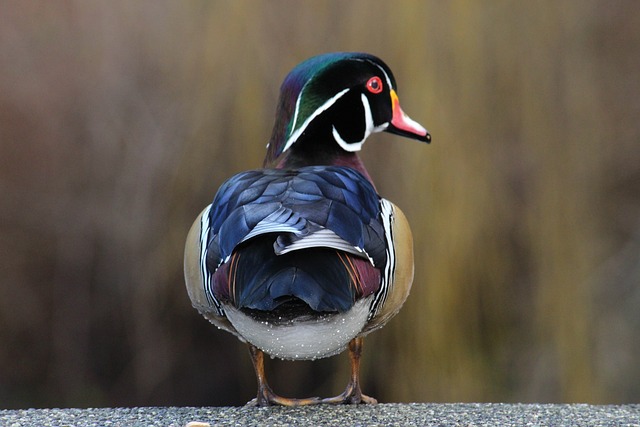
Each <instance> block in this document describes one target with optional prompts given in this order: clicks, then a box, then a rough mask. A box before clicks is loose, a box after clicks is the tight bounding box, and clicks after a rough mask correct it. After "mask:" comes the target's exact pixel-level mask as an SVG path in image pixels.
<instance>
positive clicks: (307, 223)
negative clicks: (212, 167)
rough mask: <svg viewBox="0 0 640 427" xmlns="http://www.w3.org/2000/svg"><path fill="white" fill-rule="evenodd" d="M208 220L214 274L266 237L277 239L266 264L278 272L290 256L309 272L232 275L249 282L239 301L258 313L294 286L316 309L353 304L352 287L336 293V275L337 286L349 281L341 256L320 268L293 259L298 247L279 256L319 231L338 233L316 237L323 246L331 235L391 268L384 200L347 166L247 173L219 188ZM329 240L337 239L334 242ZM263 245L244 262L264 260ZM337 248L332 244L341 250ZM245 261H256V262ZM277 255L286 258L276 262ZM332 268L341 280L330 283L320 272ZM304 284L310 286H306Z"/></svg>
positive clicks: (209, 264)
mask: <svg viewBox="0 0 640 427" xmlns="http://www.w3.org/2000/svg"><path fill="white" fill-rule="evenodd" d="M209 215H210V233H209V239H208V245H207V259H206V263H207V269H208V271H210V272H211V273H212V274H213V273H214V272H215V271H216V270H217V269H218V267H219V266H220V265H221V264H223V263H224V262H226V260H228V259H229V257H230V256H231V255H232V253H233V252H234V250H236V249H237V248H238V247H239V245H245V243H244V242H247V243H248V242H249V241H253V239H254V238H257V237H259V236H263V235H267V234H273V237H272V238H269V239H267V240H268V241H269V242H271V243H270V244H269V245H270V246H269V249H268V250H269V251H271V252H270V253H271V254H272V255H271V256H272V257H273V258H274V260H273V261H272V260H270V259H269V261H268V262H269V263H271V264H270V265H272V266H274V267H273V268H275V266H277V265H283V266H284V265H288V264H287V262H289V261H287V259H291V257H293V258H297V259H298V261H296V262H298V263H304V264H305V267H304V271H303V270H300V268H299V267H295V268H293V267H291V268H293V269H289V270H287V271H284V270H283V271H282V272H280V273H278V272H277V271H271V272H269V271H266V270H265V269H264V268H261V269H260V272H261V273H260V274H262V275H268V274H272V275H273V277H267V276H265V277H258V276H259V275H257V276H256V277H253V275H254V273H255V274H257V273H256V272H255V271H253V272H247V271H242V272H238V273H235V274H239V275H240V276H241V277H245V279H243V280H244V282H243V283H248V285H247V287H245V288H243V289H240V290H237V292H238V294H237V295H236V297H238V298H241V299H242V300H243V301H245V302H247V301H248V302H247V304H250V306H251V307H253V308H259V307H261V308H262V309H271V308H272V306H273V305H274V304H276V302H274V301H276V299H273V298H272V299H271V300H270V299H269V298H271V297H269V295H270V294H269V293H270V292H271V293H275V294H279V293H280V291H283V290H285V289H289V288H292V287H295V288H296V289H297V290H296V292H297V294H296V295H297V296H299V297H301V298H303V299H304V300H305V301H307V302H308V303H310V305H311V306H314V305H315V306H316V308H317V309H327V308H330V307H333V308H334V309H338V310H342V309H344V308H345V307H346V306H347V305H349V304H352V303H353V301H352V299H353V296H354V292H353V290H349V289H348V287H347V288H345V289H342V290H339V289H336V288H335V286H336V285H335V283H336V282H335V280H337V279H338V277H340V278H341V279H340V280H339V282H340V283H349V279H348V278H347V277H346V276H345V274H346V271H345V270H344V267H343V266H342V264H341V263H340V261H339V260H338V259H337V258H335V259H331V260H328V261H325V260H322V263H327V264H326V265H325V267H323V268H319V267H318V266H319V265H320V264H319V263H316V262H311V263H309V262H307V261H302V260H303V258H301V257H300V256H298V255H292V254H293V253H294V252H296V251H295V250H293V248H292V250H293V252H291V253H287V255H281V256H277V257H276V256H275V254H276V253H284V252H287V251H286V246H287V245H292V244H294V243H295V242H297V241H302V240H301V239H304V238H305V236H310V235H312V234H313V233H314V232H318V231H319V230H330V231H331V232H332V233H333V234H329V235H327V234H323V235H322V238H320V237H319V238H318V239H317V241H318V242H320V241H323V239H325V241H326V239H327V238H328V240H329V241H331V242H333V243H334V244H335V242H336V239H342V240H343V241H344V242H345V244H344V246H345V247H348V245H351V246H352V247H353V248H354V250H352V251H346V252H350V253H352V254H355V255H356V256H362V257H367V256H368V257H369V260H370V261H371V262H372V263H373V264H374V266H375V267H376V268H378V269H381V268H383V267H384V264H385V263H386V254H385V248H386V241H385V233H384V229H383V225H382V222H381V219H380V198H379V196H378V194H377V193H376V191H375V189H374V187H373V185H372V184H371V183H370V182H369V181H368V180H367V179H366V178H365V177H364V176H363V175H362V174H360V173H359V172H358V171H356V170H355V169H351V168H348V167H339V166H310V167H304V168H300V169H298V170H280V169H262V170H253V171H247V172H242V173H240V174H238V175H235V176H233V177H232V178H230V179H229V180H227V181H226V182H225V183H224V184H223V185H222V186H221V187H220V190H218V193H217V194H216V196H215V198H214V200H213V203H212V206H211V210H210V214H209ZM332 235H335V236H337V237H336V238H332V237H330V236H332ZM278 236H280V237H278ZM318 236H320V235H318ZM260 241H261V242H262V243H260V246H261V247H262V249H260V251H258V252H251V251H252V250H247V249H243V251H244V252H243V253H245V254H250V253H253V255H246V256H245V257H244V258H243V257H240V258H239V259H240V260H241V262H242V263H246V262H257V261H256V260H257V259H258V258H257V257H258V253H260V255H259V256H265V255H264V253H263V252H264V251H265V250H266V249H264V248H265V246H264V245H265V244H266V243H265V241H264V239H261V240H260ZM338 242H339V240H338ZM310 244H312V245H313V244H314V243H313V242H310ZM274 246H275V248H274ZM339 246H340V245H339V244H338V245H337V246H331V247H333V248H334V249H336V248H338V249H339ZM295 247H305V245H298V246H295ZM256 250H257V249H256ZM305 250H308V249H305ZM247 257H249V258H251V257H253V260H251V259H249V258H247ZM287 257H288V258H287ZM275 258H282V260H281V261H277V260H275ZM265 259H266V258H265ZM318 262H320V261H318ZM243 265H245V264H243ZM246 265H248V264H246ZM283 268H284V267H283ZM287 268H289V267H287ZM246 269H247V268H245V270H246ZM254 269H255V268H254ZM329 270H331V271H334V274H337V275H338V276H335V277H333V279H332V280H328V279H327V278H324V279H322V271H324V272H325V274H329ZM250 276H251V277H250ZM294 277H295V280H294V279H293V278H294ZM238 280H239V279H238ZM294 282H296V283H298V284H294ZM299 283H309V286H308V287H306V286H307V285H304V286H303V285H300V284H299ZM328 286H333V287H334V289H333V290H331V291H329V290H328V289H325V288H327V287H328ZM257 288H261V289H257ZM314 289H315V290H314ZM283 292H284V291H283ZM318 292H319V293H318ZM259 298H263V299H264V301H263V300H260V299H259ZM318 298H320V299H318ZM268 301H271V302H268Z"/></svg>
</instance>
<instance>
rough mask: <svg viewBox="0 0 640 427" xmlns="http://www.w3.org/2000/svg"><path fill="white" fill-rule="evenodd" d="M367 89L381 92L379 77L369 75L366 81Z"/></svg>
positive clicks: (372, 91)
mask: <svg viewBox="0 0 640 427" xmlns="http://www.w3.org/2000/svg"><path fill="white" fill-rule="evenodd" d="M367 90H368V91H369V92H371V93H380V92H382V80H380V77H378V76H374V77H371V78H370V79H369V81H368V82H367Z"/></svg>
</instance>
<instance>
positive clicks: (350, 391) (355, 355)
mask: <svg viewBox="0 0 640 427" xmlns="http://www.w3.org/2000/svg"><path fill="white" fill-rule="evenodd" d="M362 343H363V338H360V337H358V338H354V339H352V340H351V341H350V342H349V360H350V361H351V379H350V380H349V383H348V384H347V388H346V389H345V390H344V391H343V392H342V393H341V394H339V395H337V396H335V397H329V398H326V399H322V403H333V404H342V403H346V404H348V403H369V404H375V403H378V401H377V400H376V399H374V398H373V397H371V396H367V395H366V394H363V393H362V390H361V389H360V356H361V355H362Z"/></svg>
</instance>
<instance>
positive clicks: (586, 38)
mask: <svg viewBox="0 0 640 427" xmlns="http://www.w3.org/2000/svg"><path fill="white" fill-rule="evenodd" d="M638 28H640V8H638V7H637V4H636V3H635V2H613V3H612V2H606V1H592V0H587V1H577V0H574V1H564V2H556V1H541V2H507V1H499V0H496V1H491V2H475V1H465V0H459V1H446V2H445V1H435V0H434V1H418V0H416V1H394V2H389V1H381V0H372V1H364V0H363V1H349V2H341V1H328V0H327V1H318V2H313V3H309V2H296V1H283V0H277V1H269V2H266V1H265V2H253V1H248V0H243V1H234V2H230V1H229V2H227V1H195V0H194V1H188V2H170V1H139V2H127V1H122V0H115V1H112V2H108V3H107V2H103V3H100V2H82V1H64V2H56V4H55V5H54V4H53V3H47V2H45V3H42V2H41V3H39V4H35V3H34V2H3V3H2V4H1V5H0V94H1V95H0V200H1V202H0V408H14V407H30V406H102V405H124V406H133V405H231V404H234V405H235V404H242V403H244V402H245V401H247V400H249V399H250V398H252V397H253V395H254V393H255V380H254V377H253V371H252V368H251V364H250V362H249V357H248V354H247V352H246V349H245V347H244V346H243V345H242V344H241V343H239V342H238V341H237V340H236V339H235V338H233V337H232V336H230V335H229V334H226V333H223V332H220V331H216V330H214V328H213V327H212V326H211V325H209V324H208V323H207V322H206V321H205V320H204V319H202V318H200V316H199V315H198V314H197V313H196V311H195V310H193V309H192V308H191V307H190V305H189V302H188V298H187V294H186V291H185V289H184V283H183V278H182V253H183V245H184V239H185V237H186V233H187V230H188V228H189V226H190V224H191V222H192V221H193V219H194V218H195V216H196V215H197V214H198V213H199V212H200V210H201V209H202V208H203V207H204V206H205V205H206V204H207V203H209V202H210V200H211V199H212V197H213V195H214V192H215V190H216V189H217V188H218V186H219V185H220V184H221V183H222V181H223V180H224V179H225V178H226V177H228V176H230V175H231V174H233V173H236V172H238V171H241V170H244V169H250V168H256V167H259V166H260V165H261V161H262V156H263V155H264V152H265V144H266V142H267V138H268V137H269V134H270V130H271V125H272V120H273V114H274V110H275V103H276V99H277V95H278V89H279V85H280V82H281V81H282V79H283V77H284V76H285V74H286V73H287V72H288V71H289V70H290V69H291V68H292V67H293V66H294V65H295V64H297V63H298V62H300V61H301V60H303V59H306V58H307V57H309V56H312V55H315V54H318V53H322V52H328V51H338V50H350V51H366V52H370V53H373V54H376V55H378V56H380V57H381V58H382V59H383V60H385V61H386V62H387V63H388V64H389V65H390V66H391V68H392V69H393V70H394V73H395V75H396V79H397V81H398V83H399V96H400V99H401V101H402V105H403V108H404V110H405V111H406V112H407V113H408V114H409V115H410V116H411V117H412V118H414V119H416V120H417V121H419V122H421V123H422V124H424V125H425V126H426V127H427V128H428V129H429V130H430V131H431V133H432V135H433V141H434V142H433V143H432V144H431V145H430V146H426V145H423V144H419V143H416V142H411V141H407V140H403V139H400V138H397V137H393V136H391V135H376V136H374V137H372V138H371V139H370V140H369V141H368V143H367V144H366V146H365V148H364V151H363V154H362V157H363V159H364V161H365V164H366V165H367V166H368V169H369V171H370V173H371V175H372V176H373V178H374V180H375V181H376V184H377V187H378V189H379V191H380V193H381V194H382V195H384V196H385V197H387V198H389V199H390V200H392V201H394V202H395V203H396V204H398V205H399V206H401V207H402V209H403V210H404V212H405V213H406V214H407V217H408V218H409V221H410V222H411V224H412V227H413V232H414V239H415V246H416V277H415V282H414V287H413V291H412V294H411V295H410V297H409V300H408V301H407V303H406V304H405V307H404V309H403V311H402V312H401V313H400V314H399V315H398V316H397V318H396V319H394V320H393V321H392V322H391V323H390V324H389V325H388V326H387V327H386V328H384V329H383V330H381V331H380V332H376V333H375V334H372V335H371V336H370V338H367V339H366V340H365V352H364V359H363V363H364V365H363V371H364V372H363V383H364V384H363V387H364V391H365V392H367V393H368V394H372V395H374V396H376V397H378V398H379V399H380V400H381V401H387V402H388V401H406V402H408V401H456V402H457V401H505V402H514V401H538V402H592V403H610V402H617V403H623V402H634V401H635V402H637V401H638V400H639V399H640V381H639V380H638V379H639V378H640V368H639V366H640V364H638V362H637V361H638V360H639V359H640V337H639V333H638V331H639V330H640V311H639V310H638V309H637V307H638V306H639V305H640V289H639V285H640V221H639V218H640V148H639V145H638V144H639V143H640V126H639V125H638V123H639V122H638V117H640V79H639V78H638V76H639V75H640V70H639V68H640V56H639V55H638V52H639V47H640V31H638ZM269 362H270V363H269V365H268V371H269V374H270V376H271V378H272V382H273V385H274V388H275V389H276V390H277V391H279V392H281V393H282V394H285V395H287V394H289V395H295V396H298V397H303V396H306V395H324V396H328V395H332V394H336V393H337V392H339V391H341V390H342V387H343V386H344V384H345V383H346V381H347V372H348V371H347V359H346V357H345V356H344V355H343V356H340V357H335V358H332V359H327V360H323V361H319V362H315V363H310V362H280V361H269Z"/></svg>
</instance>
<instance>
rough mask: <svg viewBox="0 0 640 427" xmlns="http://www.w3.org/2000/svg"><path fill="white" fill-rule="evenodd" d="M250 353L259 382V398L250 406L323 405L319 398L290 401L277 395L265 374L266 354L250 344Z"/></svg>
mask: <svg viewBox="0 0 640 427" xmlns="http://www.w3.org/2000/svg"><path fill="white" fill-rule="evenodd" d="M249 352H250V353H251V361H252V362H253V368H254V369H255V371H256V379H257V380H258V396H257V397H256V398H255V399H253V400H251V401H250V402H249V403H247V405H248V406H269V405H282V406H303V405H314V404H318V403H322V399H320V398H319V397H309V398H307V399H290V398H287V397H282V396H278V395H277V394H275V393H274V392H273V390H271V387H269V384H268V383H267V378H266V376H265V373H264V353H263V352H262V350H260V349H259V348H257V347H255V346H253V345H251V344H249Z"/></svg>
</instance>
